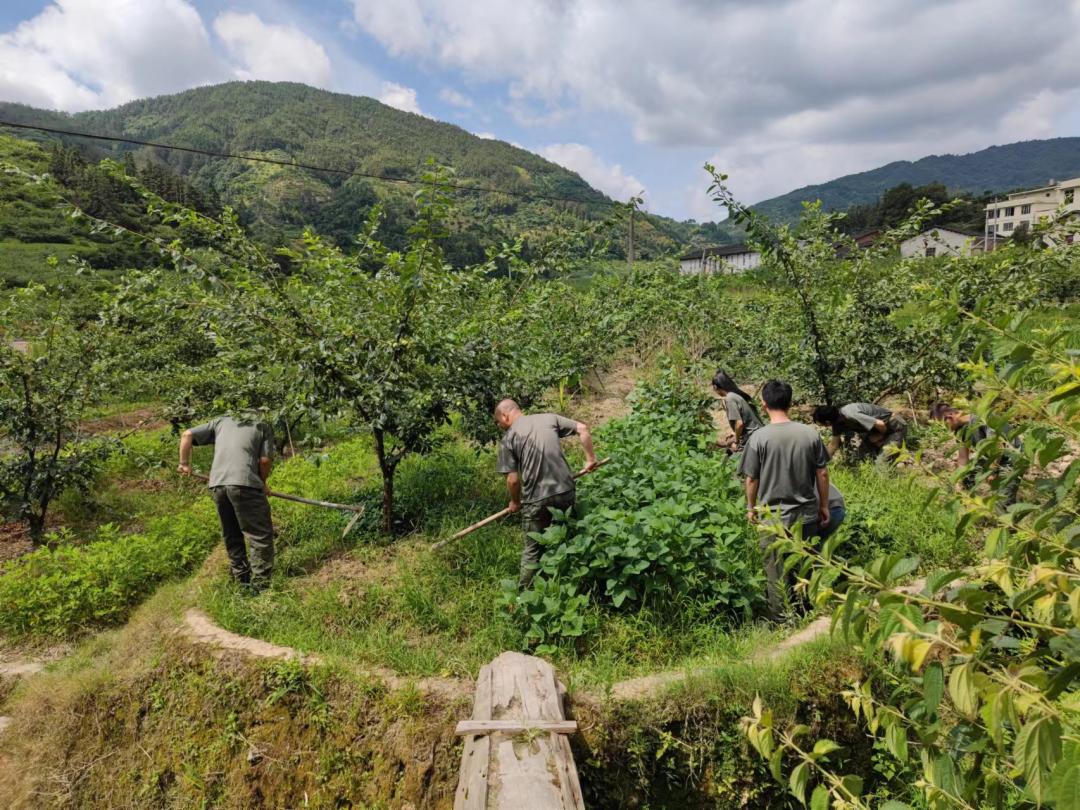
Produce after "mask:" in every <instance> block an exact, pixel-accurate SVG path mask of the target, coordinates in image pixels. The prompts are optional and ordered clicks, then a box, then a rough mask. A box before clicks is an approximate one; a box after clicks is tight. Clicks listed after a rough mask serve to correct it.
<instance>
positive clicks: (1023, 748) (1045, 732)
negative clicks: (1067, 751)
mask: <svg viewBox="0 0 1080 810" xmlns="http://www.w3.org/2000/svg"><path fill="white" fill-rule="evenodd" d="M1060 758H1061V724H1060V723H1058V721H1057V720H1055V719H1054V718H1052V717H1046V716H1043V717H1039V718H1037V719H1035V720H1031V721H1029V722H1027V723H1026V724H1024V726H1023V727H1022V728H1021V729H1020V732H1019V733H1018V734H1017V735H1016V741H1015V742H1014V743H1013V759H1014V760H1015V762H1016V765H1017V767H1018V768H1019V769H1020V770H1021V772H1022V773H1023V774H1024V784H1025V786H1026V787H1027V789H1028V791H1029V792H1030V793H1031V795H1032V797H1033V798H1034V799H1035V801H1036V802H1037V803H1038V804H1042V803H1043V802H1044V801H1046V800H1047V798H1049V790H1048V788H1049V782H1050V771H1051V770H1052V769H1053V767H1054V766H1055V765H1056V764H1057V761H1058V759H1060Z"/></svg>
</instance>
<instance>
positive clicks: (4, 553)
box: [0, 522, 34, 565]
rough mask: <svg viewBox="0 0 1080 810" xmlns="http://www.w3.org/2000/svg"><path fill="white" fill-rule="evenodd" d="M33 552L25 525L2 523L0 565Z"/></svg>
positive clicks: (0, 528) (0, 529)
mask: <svg viewBox="0 0 1080 810" xmlns="http://www.w3.org/2000/svg"><path fill="white" fill-rule="evenodd" d="M33 550H34V544H33V543H31V542H30V530H29V529H27V528H26V524H25V523H16V522H10V523H0V565H3V564H4V563H6V562H8V561H9V560H14V559H16V558H18V557H21V556H22V555H23V554H26V553H28V552H30V551H33Z"/></svg>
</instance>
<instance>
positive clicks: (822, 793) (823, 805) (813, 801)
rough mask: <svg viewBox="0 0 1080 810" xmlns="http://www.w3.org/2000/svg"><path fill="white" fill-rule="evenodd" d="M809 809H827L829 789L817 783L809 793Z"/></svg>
mask: <svg viewBox="0 0 1080 810" xmlns="http://www.w3.org/2000/svg"><path fill="white" fill-rule="evenodd" d="M810 810H829V789H828V788H827V787H825V786H824V785H818V786H817V787H816V788H814V792H813V793H812V794H810Z"/></svg>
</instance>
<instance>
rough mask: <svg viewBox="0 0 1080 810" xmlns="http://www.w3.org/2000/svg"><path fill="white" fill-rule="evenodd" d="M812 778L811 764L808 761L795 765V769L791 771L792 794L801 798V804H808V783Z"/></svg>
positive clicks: (789, 782)
mask: <svg viewBox="0 0 1080 810" xmlns="http://www.w3.org/2000/svg"><path fill="white" fill-rule="evenodd" d="M809 780H810V765H809V763H806V762H800V763H799V764H798V765H796V766H795V770H793V771H792V772H791V776H790V777H788V786H789V787H790V788H791V795H792V796H794V797H795V798H796V799H798V800H799V804H806V783H807V782H808V781H809Z"/></svg>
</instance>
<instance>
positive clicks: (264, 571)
mask: <svg viewBox="0 0 1080 810" xmlns="http://www.w3.org/2000/svg"><path fill="white" fill-rule="evenodd" d="M206 444H212V445H214V462H213V464H212V465H211V467H210V481H209V487H210V493H211V495H212V496H213V499H214V504H215V505H216V506H217V511H218V518H219V519H220V520H221V531H222V534H223V535H224V537H225V551H226V552H227V553H228V555H229V567H230V568H231V570H232V575H233V578H234V579H236V581H237V582H239V583H241V584H242V585H245V586H250V587H251V588H252V590H254V591H256V592H258V591H261V590H262V589H264V588H265V587H266V586H267V584H268V583H269V581H270V573H271V571H272V569H273V566H274V524H273V521H272V520H271V517H270V501H269V499H268V498H267V493H268V492H269V487H268V486H267V484H266V479H267V478H269V477H270V470H271V468H272V466H273V458H274V434H273V432H272V431H271V429H270V426H269V425H267V424H266V423H265V422H260V421H256V418H254V417H252V418H251V419H246V418H244V417H241V418H240V419H236V418H234V417H232V416H219V417H218V418H216V419H212V420H210V421H209V422H207V423H206V424H204V425H198V426H197V427H193V428H189V429H188V430H185V431H184V432H183V433H182V434H181V436H180V467H179V470H180V472H181V473H182V474H183V475H191V448H192V446H201V445H206ZM245 541H247V545H246V547H245ZM249 550H250V552H251V561H250V563H249V561H248V551H249Z"/></svg>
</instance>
